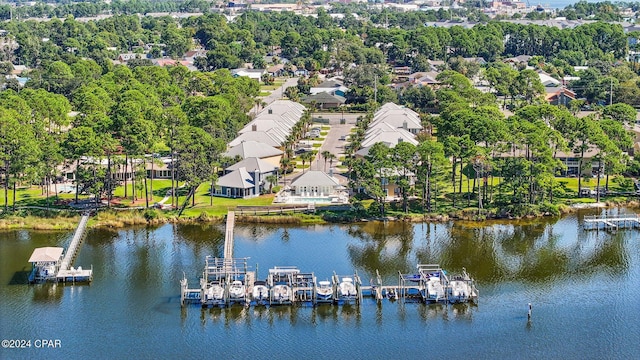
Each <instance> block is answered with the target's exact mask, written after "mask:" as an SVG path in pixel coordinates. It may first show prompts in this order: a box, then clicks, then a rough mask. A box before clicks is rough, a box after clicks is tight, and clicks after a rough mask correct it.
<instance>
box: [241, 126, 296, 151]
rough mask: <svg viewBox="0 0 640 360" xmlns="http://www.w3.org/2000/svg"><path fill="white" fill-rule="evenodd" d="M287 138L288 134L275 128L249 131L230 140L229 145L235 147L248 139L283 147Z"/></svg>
mask: <svg viewBox="0 0 640 360" xmlns="http://www.w3.org/2000/svg"><path fill="white" fill-rule="evenodd" d="M285 140H286V136H283V134H281V133H279V132H278V131H274V130H267V131H258V130H256V131H247V132H244V133H242V134H239V135H238V136H237V137H236V138H235V139H233V140H231V141H230V142H229V146H231V147H233V146H236V145H239V144H241V143H243V142H246V141H255V142H259V143H263V144H266V145H269V146H273V147H276V148H277V147H281V146H282V143H283V142H284V141H285Z"/></svg>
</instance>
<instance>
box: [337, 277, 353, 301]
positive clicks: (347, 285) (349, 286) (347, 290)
mask: <svg viewBox="0 0 640 360" xmlns="http://www.w3.org/2000/svg"><path fill="white" fill-rule="evenodd" d="M338 292H339V294H340V297H342V298H355V297H356V296H357V295H358V292H357V291H356V286H355V285H354V284H353V279H352V278H350V277H345V278H342V281H341V282H340V284H339V285H338Z"/></svg>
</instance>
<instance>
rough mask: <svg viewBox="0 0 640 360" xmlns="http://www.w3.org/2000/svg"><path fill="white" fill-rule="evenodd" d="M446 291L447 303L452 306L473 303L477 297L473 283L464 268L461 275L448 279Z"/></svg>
mask: <svg viewBox="0 0 640 360" xmlns="http://www.w3.org/2000/svg"><path fill="white" fill-rule="evenodd" d="M448 291H449V293H448V298H449V302H450V303H452V304H453V303H465V302H469V301H474V300H476V299H477V297H478V290H477V289H476V286H475V282H474V280H473V279H472V278H471V277H470V276H469V274H467V271H466V269H464V268H463V269H462V273H461V274H455V275H453V276H452V277H451V278H450V280H449V287H448Z"/></svg>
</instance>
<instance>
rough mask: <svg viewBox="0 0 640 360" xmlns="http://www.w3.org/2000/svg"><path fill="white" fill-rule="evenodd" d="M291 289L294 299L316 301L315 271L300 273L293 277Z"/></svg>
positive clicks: (304, 301) (307, 301)
mask: <svg viewBox="0 0 640 360" xmlns="http://www.w3.org/2000/svg"><path fill="white" fill-rule="evenodd" d="M292 280H293V282H292V284H291V290H292V291H293V299H294V301H298V302H302V303H312V304H314V305H315V303H316V277H315V275H314V274H313V273H298V274H295V275H293V277H292Z"/></svg>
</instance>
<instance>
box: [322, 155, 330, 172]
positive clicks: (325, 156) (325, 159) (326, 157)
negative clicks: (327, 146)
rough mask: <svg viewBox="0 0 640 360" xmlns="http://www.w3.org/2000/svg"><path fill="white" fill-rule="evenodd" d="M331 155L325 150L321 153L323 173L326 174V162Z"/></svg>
mask: <svg viewBox="0 0 640 360" xmlns="http://www.w3.org/2000/svg"><path fill="white" fill-rule="evenodd" d="M330 155H332V154H331V152H330V151H329V150H325V151H323V152H322V157H323V158H324V172H327V160H328V159H329V156H330Z"/></svg>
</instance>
